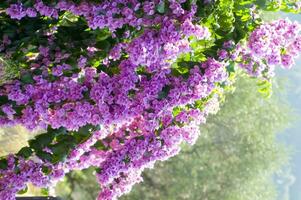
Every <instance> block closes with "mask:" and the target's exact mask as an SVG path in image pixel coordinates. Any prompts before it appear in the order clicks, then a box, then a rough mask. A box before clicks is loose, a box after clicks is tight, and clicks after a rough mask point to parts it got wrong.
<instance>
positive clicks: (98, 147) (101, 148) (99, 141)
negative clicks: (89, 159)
mask: <svg viewBox="0 0 301 200" xmlns="http://www.w3.org/2000/svg"><path fill="white" fill-rule="evenodd" d="M93 147H94V148H96V149H98V150H107V149H108V147H106V146H105V145H104V144H103V142H102V141H101V140H98V141H97V142H96V143H95V144H94V145H93Z"/></svg>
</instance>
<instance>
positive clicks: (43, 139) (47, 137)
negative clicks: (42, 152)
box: [35, 132, 55, 147]
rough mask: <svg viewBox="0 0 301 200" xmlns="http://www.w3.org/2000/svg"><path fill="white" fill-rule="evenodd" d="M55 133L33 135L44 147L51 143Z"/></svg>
mask: <svg viewBox="0 0 301 200" xmlns="http://www.w3.org/2000/svg"><path fill="white" fill-rule="evenodd" d="M54 137H55V134H53V133H51V132H50V133H43V134H40V135H38V136H36V137H35V139H36V141H37V142H38V143H39V144H40V145H41V146H42V147H46V146H48V145H49V144H51V143H52V141H53V140H54Z"/></svg>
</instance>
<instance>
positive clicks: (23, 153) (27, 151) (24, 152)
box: [17, 147, 33, 159]
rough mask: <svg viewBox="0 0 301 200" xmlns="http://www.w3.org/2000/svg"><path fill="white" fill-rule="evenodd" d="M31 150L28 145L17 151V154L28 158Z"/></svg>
mask: <svg viewBox="0 0 301 200" xmlns="http://www.w3.org/2000/svg"><path fill="white" fill-rule="evenodd" d="M32 153H33V151H32V150H31V148H30V147H23V148H22V149H21V150H20V151H19V152H18V153H17V155H18V156H21V157H23V158H25V159H27V158H29V157H30V156H31V155H32Z"/></svg>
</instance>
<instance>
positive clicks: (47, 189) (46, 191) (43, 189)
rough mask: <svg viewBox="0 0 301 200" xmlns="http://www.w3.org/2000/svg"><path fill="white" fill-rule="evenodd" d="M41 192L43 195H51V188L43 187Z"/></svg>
mask: <svg viewBox="0 0 301 200" xmlns="http://www.w3.org/2000/svg"><path fill="white" fill-rule="evenodd" d="M41 193H42V195H43V196H49V188H41Z"/></svg>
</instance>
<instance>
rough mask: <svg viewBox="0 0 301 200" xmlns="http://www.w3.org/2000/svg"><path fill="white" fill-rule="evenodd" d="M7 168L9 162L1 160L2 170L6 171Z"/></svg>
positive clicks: (0, 166) (0, 167)
mask: <svg viewBox="0 0 301 200" xmlns="http://www.w3.org/2000/svg"><path fill="white" fill-rule="evenodd" d="M7 166H8V163H7V160H6V159H4V158H3V159H1V160H0V169H3V170H5V169H7Z"/></svg>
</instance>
